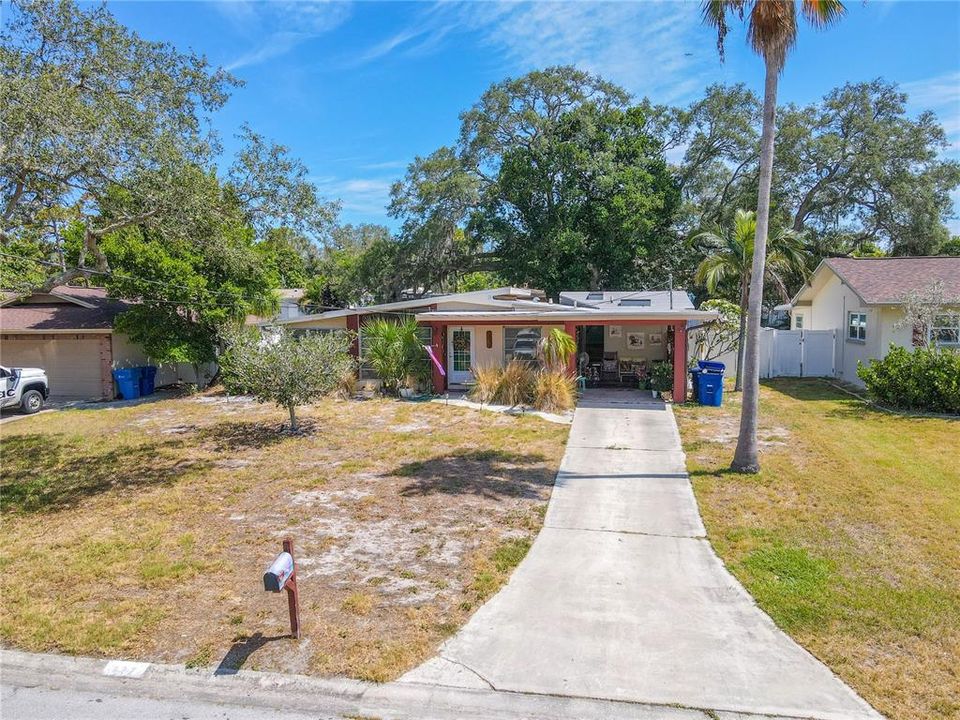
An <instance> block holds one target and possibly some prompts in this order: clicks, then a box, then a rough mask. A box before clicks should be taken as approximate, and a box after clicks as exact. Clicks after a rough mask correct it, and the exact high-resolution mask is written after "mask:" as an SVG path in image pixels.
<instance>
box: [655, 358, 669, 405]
mask: <svg viewBox="0 0 960 720" xmlns="http://www.w3.org/2000/svg"><path fill="white" fill-rule="evenodd" d="M672 387H673V368H672V367H671V366H670V363H665V362H664V363H657V364H656V365H654V366H653V369H652V370H651V371H650V389H651V391H652V392H653V396H654V397H659V396H660V393H662V392H664V391H665V390H670V389H671V388H672Z"/></svg>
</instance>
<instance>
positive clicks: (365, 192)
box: [313, 177, 393, 217]
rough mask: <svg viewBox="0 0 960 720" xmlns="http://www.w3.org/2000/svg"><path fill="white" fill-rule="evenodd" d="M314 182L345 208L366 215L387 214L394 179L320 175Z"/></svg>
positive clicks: (324, 193) (328, 196)
mask: <svg viewBox="0 0 960 720" xmlns="http://www.w3.org/2000/svg"><path fill="white" fill-rule="evenodd" d="M313 182H314V183H315V184H316V186H317V188H318V189H319V190H320V192H321V194H323V195H324V197H327V198H329V199H331V200H334V199H337V200H340V201H341V202H342V203H343V209H344V210H347V211H351V212H354V213H362V214H364V215H383V216H384V217H385V216H386V214H387V206H388V205H389V204H390V186H391V185H392V184H393V181H392V180H390V179H388V178H384V177H357V178H338V177H319V178H313Z"/></svg>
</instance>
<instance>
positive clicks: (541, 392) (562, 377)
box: [533, 336, 577, 412]
mask: <svg viewBox="0 0 960 720" xmlns="http://www.w3.org/2000/svg"><path fill="white" fill-rule="evenodd" d="M568 337H569V336H568ZM576 399H577V385H576V380H574V378H572V377H571V376H570V375H569V374H568V373H567V372H565V371H563V370H552V369H549V368H545V369H543V370H541V371H540V372H539V373H537V379H536V382H535V383H534V387H533V405H534V407H536V408H537V409H538V410H545V411H546V412H564V411H566V410H571V409H572V408H573V406H574V405H575V404H576Z"/></svg>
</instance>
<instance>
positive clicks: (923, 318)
mask: <svg viewBox="0 0 960 720" xmlns="http://www.w3.org/2000/svg"><path fill="white" fill-rule="evenodd" d="M902 300H903V317H902V318H900V319H899V320H898V321H897V322H895V323H894V324H893V327H894V329H895V330H900V329H902V328H905V327H906V328H910V329H911V330H912V331H913V345H914V346H915V347H921V348H925V347H929V346H931V345H933V346H936V345H938V344H939V342H940V341H941V338H940V337H939V336H937V335H936V334H934V333H932V332H931V331H932V330H933V328H935V327H937V326H938V325H950V324H953V323H952V322H951V321H952V320H953V318H954V317H955V316H956V314H957V312H956V311H955V310H948V309H945V308H944V305H949V304H950V302H949V301H948V299H947V297H946V295H945V294H944V291H943V282H942V281H940V280H937V281H935V282H932V283H931V284H930V285H929V286H928V287H927V288H926V289H925V290H911V291H910V292H907V293H904V295H903V298H902ZM954 304H955V302H954ZM947 342H950V343H953V342H956V340H955V339H954V338H953V337H950V338H948V339H947Z"/></svg>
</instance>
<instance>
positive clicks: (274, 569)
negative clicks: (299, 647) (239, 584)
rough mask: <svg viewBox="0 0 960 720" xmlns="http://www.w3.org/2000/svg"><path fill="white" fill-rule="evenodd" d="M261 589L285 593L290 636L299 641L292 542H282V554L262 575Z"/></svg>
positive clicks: (298, 597)
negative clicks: (288, 612) (284, 591)
mask: <svg viewBox="0 0 960 720" xmlns="http://www.w3.org/2000/svg"><path fill="white" fill-rule="evenodd" d="M263 589H264V590H266V591H267V592H275V593H278V592H280V591H281V590H286V591H287V609H288V610H289V611H290V634H291V635H293V637H295V638H297V640H299V639H300V593H299V592H298V590H297V561H296V560H295V559H294V557H293V540H291V539H290V538H286V539H284V541H283V552H282V553H280V554H279V555H277V557H276V559H274V561H273V564H272V565H270V567H269V568H268V569H267V571H266V572H265V573H264V574H263Z"/></svg>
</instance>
